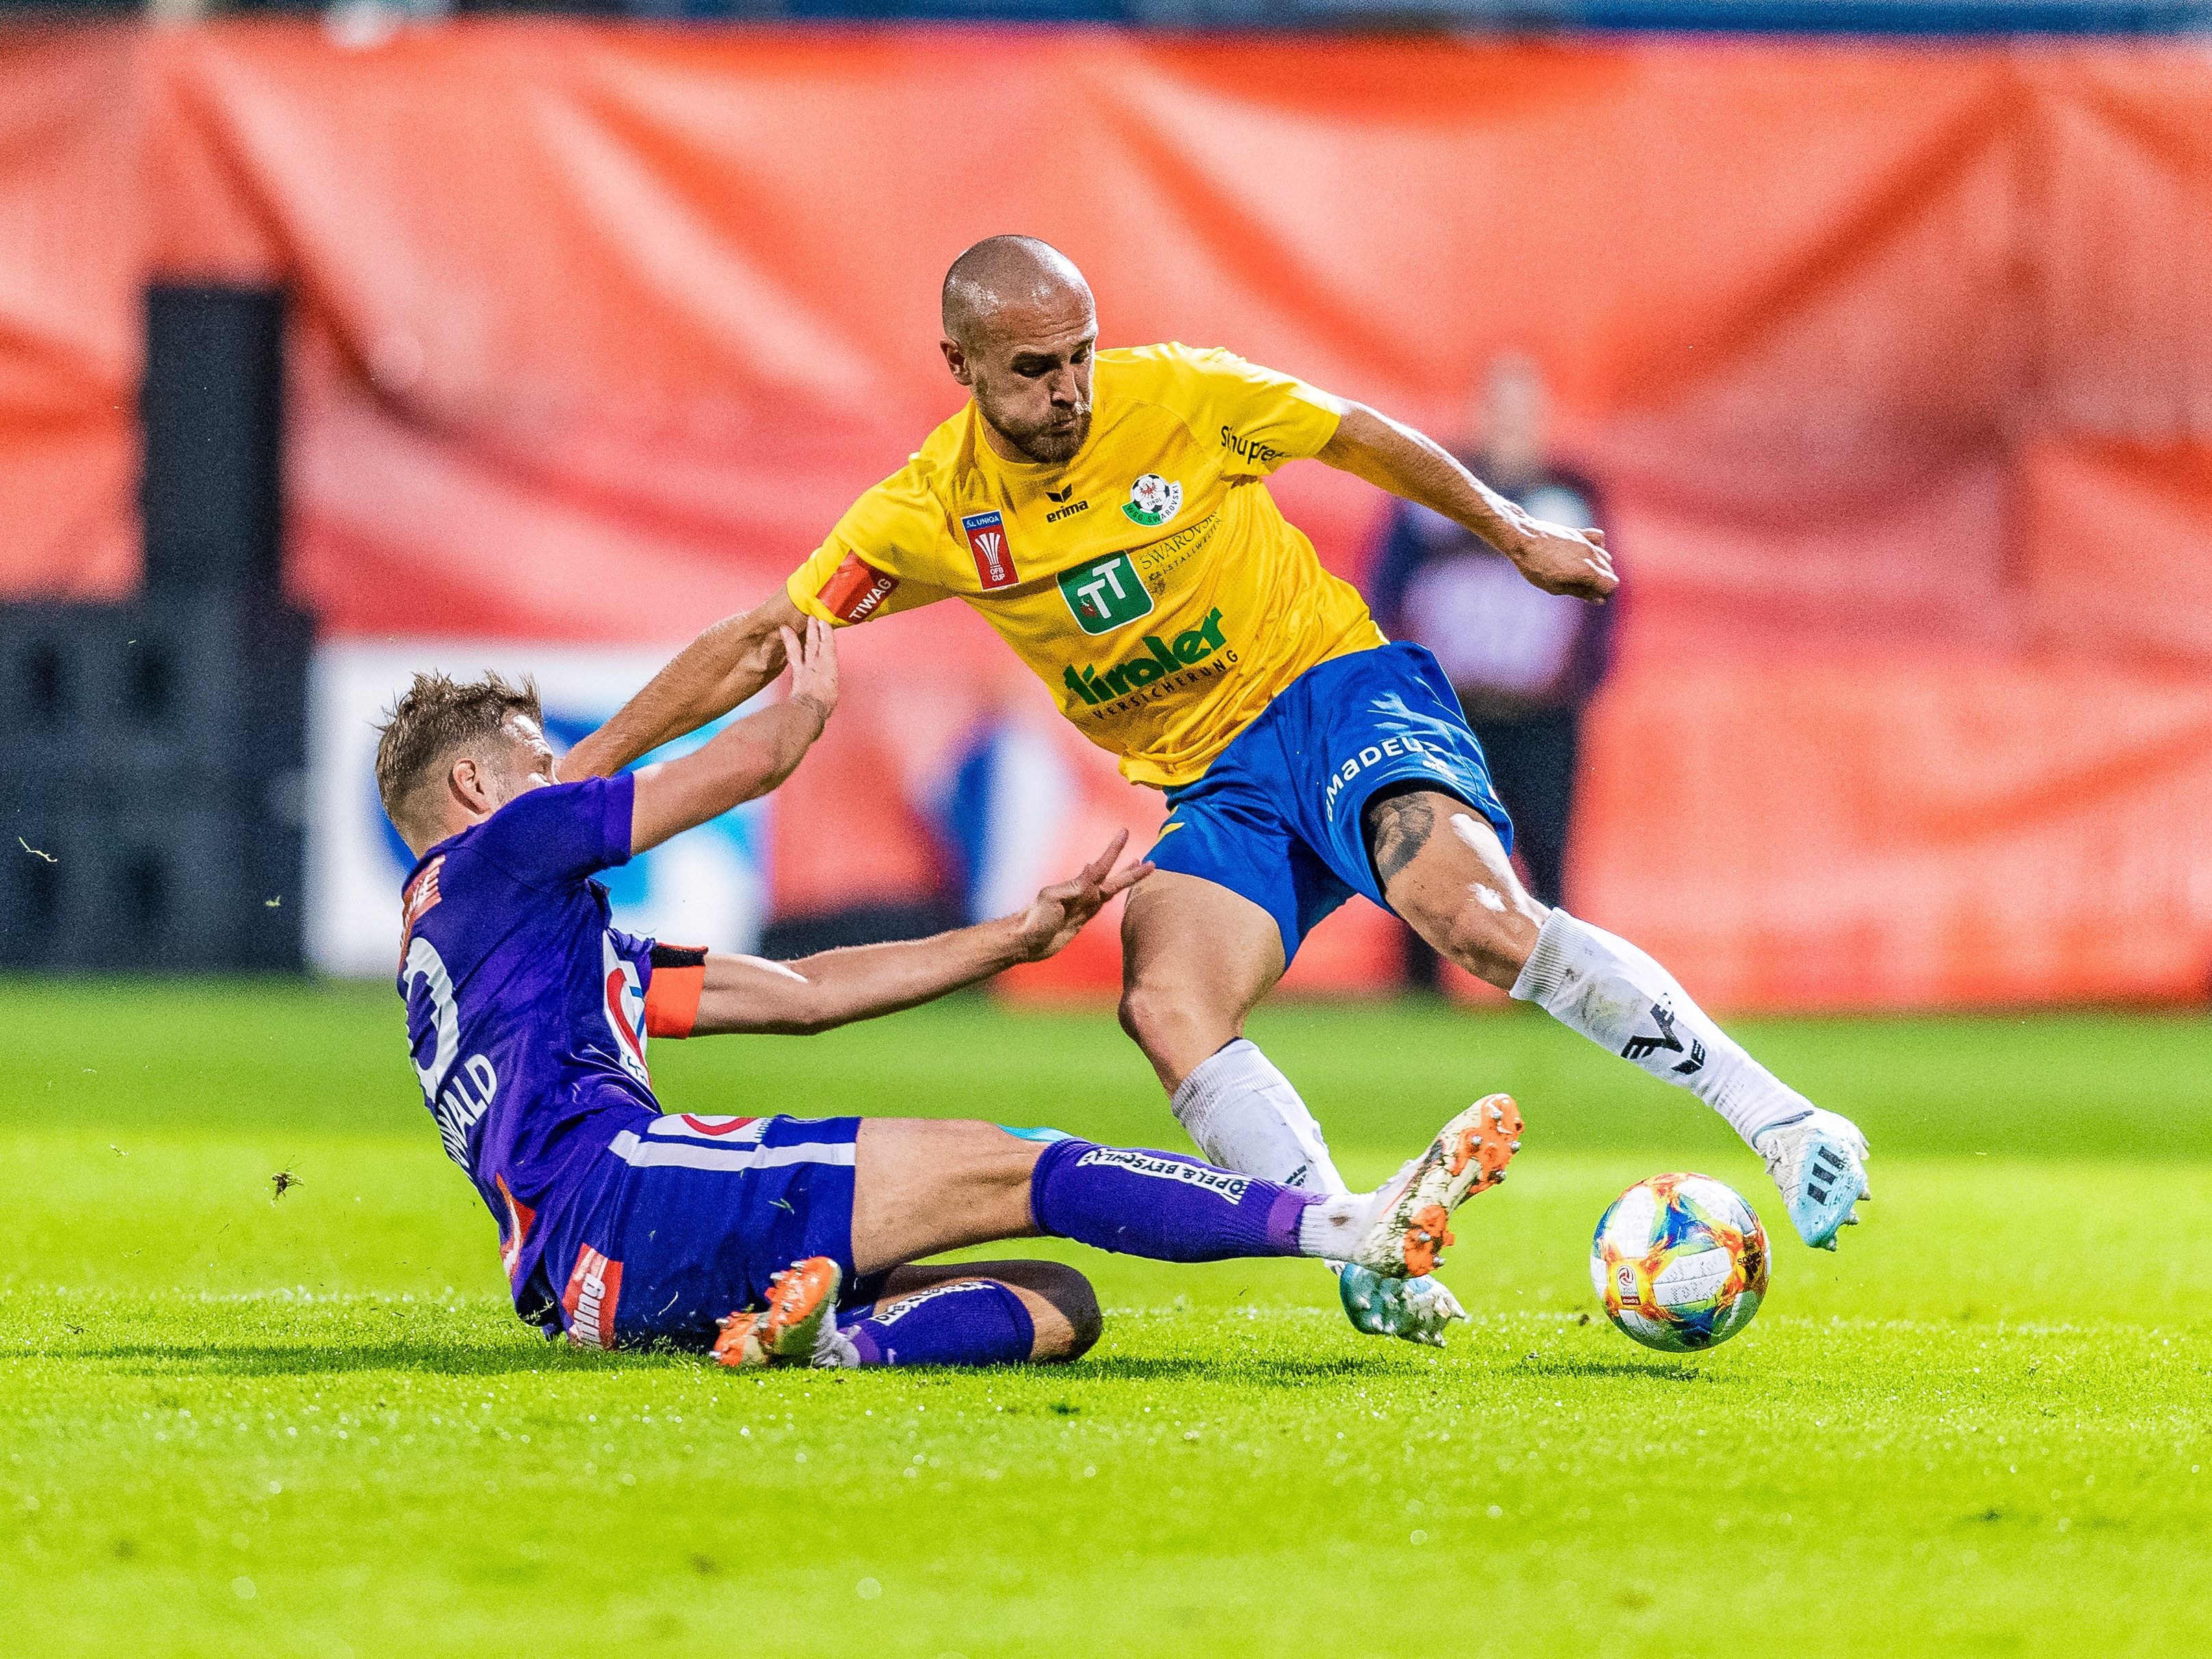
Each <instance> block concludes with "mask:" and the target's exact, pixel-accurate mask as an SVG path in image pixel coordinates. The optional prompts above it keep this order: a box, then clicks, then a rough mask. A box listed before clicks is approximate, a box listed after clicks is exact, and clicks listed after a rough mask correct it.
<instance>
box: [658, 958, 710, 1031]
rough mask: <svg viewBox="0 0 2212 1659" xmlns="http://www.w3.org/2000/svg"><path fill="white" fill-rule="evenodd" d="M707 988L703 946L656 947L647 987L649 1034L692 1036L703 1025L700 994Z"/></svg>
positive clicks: (705, 960) (705, 959)
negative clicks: (692, 1032)
mask: <svg viewBox="0 0 2212 1659" xmlns="http://www.w3.org/2000/svg"><path fill="white" fill-rule="evenodd" d="M706 988H707V951H706V948H705V947H704V946H703V945H654V946H653V976H652V977H651V978H650V979H648V980H647V981H646V985H645V1031H646V1035H647V1036H657V1037H687V1036H690V1035H691V1028H692V1027H693V1026H694V1025H696V1024H698V1022H699V994H700V993H701V992H702V991H703V990H705V989H706Z"/></svg>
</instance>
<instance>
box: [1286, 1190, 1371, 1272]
mask: <svg viewBox="0 0 2212 1659" xmlns="http://www.w3.org/2000/svg"><path fill="white" fill-rule="evenodd" d="M1374 1212H1375V1194H1372V1193H1334V1194H1330V1195H1329V1196H1328V1197H1327V1198H1324V1199H1323V1200H1321V1202H1320V1203H1318V1204H1309V1205H1307V1206H1306V1212H1305V1213H1304V1215H1302V1216H1300V1217H1299V1218H1298V1254H1299V1255H1317V1256H1319V1257H1320V1258H1321V1259H1322V1261H1328V1262H1341V1261H1346V1260H1347V1259H1348V1258H1349V1257H1350V1256H1351V1255H1352V1252H1353V1251H1354V1250H1355V1249H1358V1246H1359V1241H1360V1240H1361V1239H1363V1238H1364V1237H1366V1236H1367V1230H1368V1228H1369V1227H1370V1225H1372V1224H1373V1219H1374Z"/></svg>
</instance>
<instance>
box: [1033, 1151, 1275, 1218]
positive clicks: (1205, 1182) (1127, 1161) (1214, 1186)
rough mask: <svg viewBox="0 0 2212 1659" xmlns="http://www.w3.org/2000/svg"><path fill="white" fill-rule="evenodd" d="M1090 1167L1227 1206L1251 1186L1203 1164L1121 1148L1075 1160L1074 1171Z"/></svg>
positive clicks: (1240, 1179) (1246, 1180)
mask: <svg viewBox="0 0 2212 1659" xmlns="http://www.w3.org/2000/svg"><path fill="white" fill-rule="evenodd" d="M1076 1164H1077V1167H1078V1168H1081V1167H1083V1166H1085V1165H1086V1164H1104V1165H1107V1166H1108V1167H1109V1168H1112V1169H1117V1170H1127V1171H1128V1172H1129V1173H1130V1174H1131V1175H1140V1176H1152V1177H1153V1178H1154V1179H1156V1180H1159V1181H1176V1182H1182V1184H1183V1185H1184V1186H1186V1187H1195V1188H1199V1190H1200V1191H1201V1192H1208V1193H1212V1194H1214V1195H1215V1196H1216V1197H1217V1198H1225V1199H1226V1200H1229V1202H1231V1204H1234V1203H1235V1202H1237V1200H1238V1199H1240V1198H1242V1197H1243V1196H1244V1189H1245V1188H1248V1187H1249V1186H1250V1185H1251V1184H1252V1182H1251V1181H1250V1179H1249V1177H1247V1176H1233V1175H1225V1174H1224V1173H1223V1172H1222V1171H1220V1170H1211V1169H1208V1168H1207V1167H1206V1165H1205V1164H1190V1163H1186V1162H1185V1161H1184V1160H1183V1159H1182V1158H1155V1157H1154V1156H1153V1155H1152V1153H1150V1152H1131V1151H1129V1150H1128V1149H1127V1148H1126V1147H1121V1146H1101V1147H1098V1148H1097V1149H1096V1150H1095V1151H1092V1152H1085V1153H1084V1155H1083V1156H1082V1157H1081V1158H1078V1159H1077V1160H1076Z"/></svg>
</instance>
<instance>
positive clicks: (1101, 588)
mask: <svg viewBox="0 0 2212 1659" xmlns="http://www.w3.org/2000/svg"><path fill="white" fill-rule="evenodd" d="M1060 598H1061V599H1065V600H1066V601H1067V608H1068V610H1069V611H1070V612H1071V613H1072V614H1073V616H1074V617H1075V622H1076V625H1077V626H1078V627H1079V628H1080V629H1082V630H1083V631H1084V632H1085V633H1086V634H1110V633H1112V632H1113V631H1114V630H1115V629H1117V628H1120V627H1121V626H1123V625H1124V624H1126V623H1133V622H1134V621H1136V620H1137V618H1138V617H1149V616H1150V615H1152V593H1151V591H1150V590H1149V589H1147V588H1146V586H1145V584H1144V580H1143V579H1142V578H1141V577H1139V575H1138V574H1137V565H1136V561H1134V560H1133V559H1132V558H1131V557H1130V556H1128V555H1127V553H1116V554H1115V555H1114V556H1113V557H1111V558H1109V559H1098V560H1096V561H1094V562H1091V563H1090V564H1079V565H1078V566H1076V567H1075V568H1074V569H1073V570H1063V571H1061V572H1060Z"/></svg>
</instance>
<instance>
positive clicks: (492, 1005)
mask: <svg viewBox="0 0 2212 1659" xmlns="http://www.w3.org/2000/svg"><path fill="white" fill-rule="evenodd" d="M633 793H635V784H634V782H633V781H632V779H631V778H630V777H629V775H627V774H623V775H619V776H617V777H612V778H590V779H586V780H585V781H582V782H580V783H562V784H555V785H552V786H550V787H545V788H539V789H532V790H530V791H528V792H526V793H523V794H520V795H518V796H516V797H515V798H514V799H513V800H511V801H509V802H507V805H504V806H502V807H501V808H500V809H499V810H498V811H496V812H494V813H493V814H492V815H491V816H490V817H489V818H486V819H485V820H484V821H483V823H479V824H477V825H475V826H474V827H473V828H471V829H464V830H463V831H462V832H461V833H460V834H459V835H458V836H451V837H449V838H447V840H445V841H441V842H439V843H438V844H437V845H436V846H435V847H433V848H431V849H430V850H429V851H428V852H427V853H425V854H423V855H422V858H421V859H420V860H418V861H417V862H416V866H415V868H414V870H413V871H412V872H410V874H409V876H408V878H407V884H406V887H405V888H404V897H403V901H402V903H403V913H404V921H405V927H406V932H405V935H404V939H403V942H402V945H401V960H400V966H399V994H400V996H401V997H402V998H404V1000H405V1001H406V1004H407V1038H408V1042H409V1044H410V1047H411V1048H413V1050H414V1057H415V1071H416V1075H417V1076H418V1077H419V1078H421V1079H422V1096H423V1100H424V1102H425V1103H426V1104H428V1107H429V1109H430V1115H431V1116H432V1117H434V1118H435V1119H436V1120H437V1124H438V1132H439V1133H440V1134H441V1136H442V1137H443V1138H444V1139H445V1143H446V1152H447V1155H448V1156H449V1157H451V1158H453V1162H454V1163H456V1164H459V1165H460V1166H461V1168H462V1169H464V1170H466V1171H467V1172H468V1176H469V1179H470V1180H471V1181H472V1182H475V1183H476V1188H477V1192H478V1193H479V1194H482V1195H483V1200H484V1202H485V1203H486V1204H487V1205H488V1206H490V1208H491V1212H492V1214H493V1215H494V1216H495V1217H496V1218H497V1219H498V1222H499V1227H500V1254H501V1259H502V1260H503V1261H505V1262H506V1265H507V1279H508V1282H509V1284H510V1285H512V1287H513V1291H514V1301H515V1307H516V1310H518V1311H519V1312H520V1313H521V1314H522V1315H523V1316H524V1317H525V1318H530V1319H535V1318H539V1317H542V1316H544V1310H546V1309H547V1308H548V1307H550V1304H551V1303H552V1301H553V1299H554V1297H553V1290H552V1287H551V1286H550V1285H549V1284H548V1283H546V1282H545V1281H544V1275H543V1274H542V1273H540V1272H539V1270H538V1264H539V1258H540V1257H541V1255H543V1254H544V1245H545V1239H544V1229H541V1228H538V1227H537V1226H536V1225H534V1223H535V1222H536V1219H537V1217H538V1212H539V1211H541V1210H544V1209H545V1208H546V1207H547V1206H549V1205H557V1204H559V1203H560V1202H561V1201H562V1200H564V1199H566V1198H568V1196H570V1195H571V1194H572V1193H573V1192H574V1189H575V1188H577V1186H578V1185H579V1184H580V1182H581V1180H582V1178H583V1175H584V1171H585V1170H586V1167H587V1166H589V1165H590V1164H592V1161H593V1160H594V1159H595V1158H597V1156H598V1154H599V1152H602V1151H603V1150H604V1149H605V1147H606V1146H607V1144H608V1143H609V1142H610V1141H611V1140H612V1139H614V1137H615V1136H616V1135H617V1134H618V1133H621V1132H622V1131H623V1130H624V1129H631V1128H637V1127H641V1125H640V1122H639V1121H640V1120H641V1119H647V1120H650V1119H653V1118H657V1117H658V1115H659V1105H658V1104H657V1103H655V1101H654V1099H653V1087H652V1084H651V1081H650V1079H648V1078H647V1073H646V1067H645V1040H646V1038H645V984H646V981H647V978H648V977H649V976H650V975H651V971H652V969H651V963H652V945H651V942H650V941H648V940H644V939H633V938H631V937H630V936H629V934H627V933H623V932H621V931H620V930H619V929H617V928H616V927H614V926H613V925H612V924H611V921H610V920H609V911H608V908H607V895H606V890H605V888H603V887H601V886H600V885H599V883H597V882H595V881H593V880H592V879H591V877H592V873H593V872H596V871H599V870H604V869H606V868H608V867H609V866H613V865H618V864H626V863H628V862H629V842H630V802H631V797H632V795H633Z"/></svg>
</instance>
